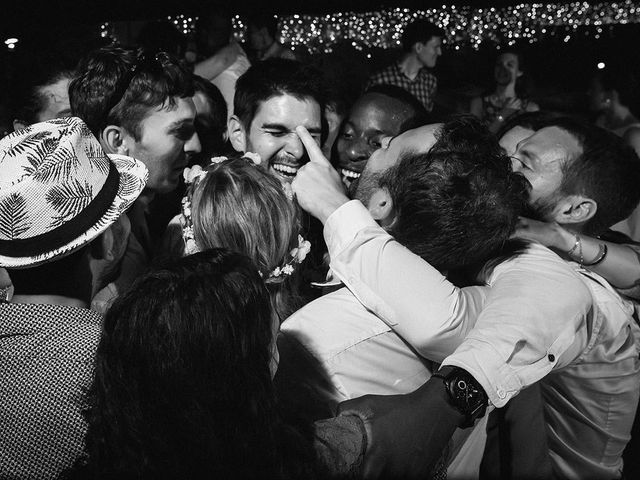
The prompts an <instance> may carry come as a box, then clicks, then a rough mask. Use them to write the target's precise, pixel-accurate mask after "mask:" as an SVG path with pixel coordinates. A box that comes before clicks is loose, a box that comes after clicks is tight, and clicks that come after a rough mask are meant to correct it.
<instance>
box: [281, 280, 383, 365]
mask: <svg viewBox="0 0 640 480" xmlns="http://www.w3.org/2000/svg"><path fill="white" fill-rule="evenodd" d="M281 328H282V331H284V332H285V333H288V334H292V335H295V336H296V337H297V338H298V339H299V340H300V341H301V342H302V343H303V344H304V345H305V346H306V347H307V348H310V349H311V350H312V351H313V352H314V353H315V354H316V355H318V356H320V357H322V358H324V359H326V358H328V357H331V356H334V355H336V354H338V353H340V352H342V351H344V350H346V349H348V348H349V347H351V346H353V345H356V344H358V343H360V342H362V341H365V340H367V339H369V338H372V337H374V336H376V335H380V334H381V333H384V332H388V331H389V330H390V328H389V327H388V326H387V325H386V324H385V323H384V322H383V321H382V320H380V319H379V318H378V317H376V316H375V315H374V314H373V313H371V312H370V311H369V310H367V309H366V308H365V307H364V306H363V305H362V304H361V303H360V302H359V301H358V299H357V298H356V297H355V296H354V295H353V294H352V293H351V292H350V291H349V290H348V289H347V288H341V289H340V290H337V291H335V292H332V293H330V294H328V295H324V296H322V297H320V298H318V299H316V300H314V301H313V302H311V303H308V304H307V305H305V306H304V307H302V308H301V309H300V310H298V311H297V312H296V313H294V314H293V315H291V316H290V317H289V318H287V319H286V320H285V321H284V323H283V324H282V327H281Z"/></svg>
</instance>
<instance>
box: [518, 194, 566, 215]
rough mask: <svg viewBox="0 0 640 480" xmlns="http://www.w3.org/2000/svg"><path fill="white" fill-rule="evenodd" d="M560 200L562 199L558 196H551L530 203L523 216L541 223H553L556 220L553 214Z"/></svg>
mask: <svg viewBox="0 0 640 480" xmlns="http://www.w3.org/2000/svg"><path fill="white" fill-rule="evenodd" d="M559 199H560V197H559V196H557V195H549V196H547V197H544V198H538V199H537V200H534V201H532V202H529V203H527V204H526V205H525V207H524V212H522V216H524V217H527V218H531V219H532V220H539V221H541V222H552V221H553V220H554V219H553V212H554V210H555V208H556V205H557V204H558V200H559Z"/></svg>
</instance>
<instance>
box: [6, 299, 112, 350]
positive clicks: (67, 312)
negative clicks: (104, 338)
mask: <svg viewBox="0 0 640 480" xmlns="http://www.w3.org/2000/svg"><path fill="white" fill-rule="evenodd" d="M101 330H102V316H101V315H100V314H98V313H96V312H94V311H91V310H89V309H86V308H77V307H67V306H61V305H48V304H21V303H2V304H0V338H3V339H4V340H6V341H7V342H11V341H12V340H11V339H12V338H13V339H14V340H15V339H17V338H20V339H21V348H23V349H36V350H47V351H50V352H54V353H56V355H57V354H59V355H61V356H65V357H67V358H70V359H74V360H79V361H84V360H87V359H92V358H93V355H94V354H95V349H96V347H97V344H98V341H99V340H100V334H101ZM14 343H15V342H14Z"/></svg>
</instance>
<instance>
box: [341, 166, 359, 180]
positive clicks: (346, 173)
mask: <svg viewBox="0 0 640 480" xmlns="http://www.w3.org/2000/svg"><path fill="white" fill-rule="evenodd" d="M340 173H341V174H342V176H343V177H344V178H346V179H348V180H349V181H354V180H355V179H356V178H360V175H361V173H360V172H356V171H354V170H348V169H346V168H341V169H340Z"/></svg>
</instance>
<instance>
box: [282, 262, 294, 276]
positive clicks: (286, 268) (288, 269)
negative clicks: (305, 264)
mask: <svg viewBox="0 0 640 480" xmlns="http://www.w3.org/2000/svg"><path fill="white" fill-rule="evenodd" d="M282 273H284V274H285V275H291V274H292V273H293V265H291V264H290V263H287V264H286V265H285V266H284V267H282Z"/></svg>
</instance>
